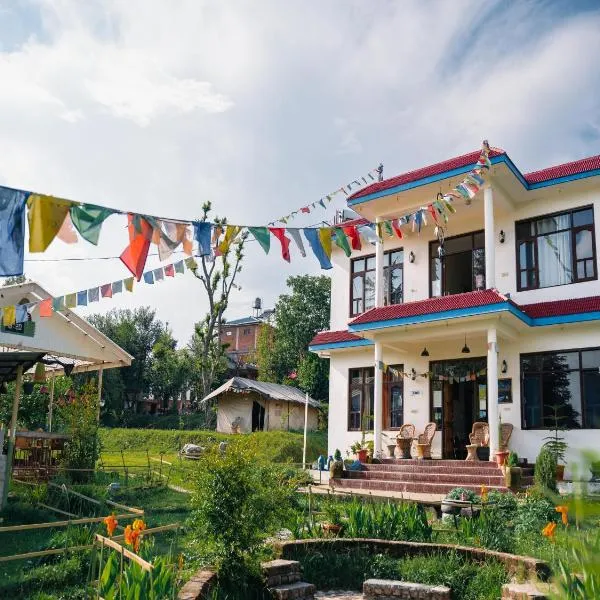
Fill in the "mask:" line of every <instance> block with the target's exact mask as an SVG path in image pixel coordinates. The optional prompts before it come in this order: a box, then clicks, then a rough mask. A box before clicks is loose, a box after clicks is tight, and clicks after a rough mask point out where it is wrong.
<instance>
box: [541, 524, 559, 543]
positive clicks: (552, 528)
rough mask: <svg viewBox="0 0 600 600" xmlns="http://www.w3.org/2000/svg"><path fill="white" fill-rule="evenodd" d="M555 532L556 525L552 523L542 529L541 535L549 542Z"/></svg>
mask: <svg viewBox="0 0 600 600" xmlns="http://www.w3.org/2000/svg"><path fill="white" fill-rule="evenodd" d="M555 531H556V523H554V522H553V521H552V522H550V523H548V525H546V527H544V529H542V535H543V536H545V537H547V538H548V539H549V540H552V539H554V532H555Z"/></svg>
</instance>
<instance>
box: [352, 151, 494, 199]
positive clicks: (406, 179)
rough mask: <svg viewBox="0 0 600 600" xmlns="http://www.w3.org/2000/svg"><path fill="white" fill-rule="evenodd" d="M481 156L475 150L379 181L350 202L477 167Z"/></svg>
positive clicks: (353, 195)
mask: <svg viewBox="0 0 600 600" xmlns="http://www.w3.org/2000/svg"><path fill="white" fill-rule="evenodd" d="M501 154H506V152H505V151H504V150H501V149H500V148H492V149H491V151H490V158H492V157H494V156H500V155H501ZM480 155H481V150H475V151H474V152H469V153H468V154H463V155H462V156H456V157H455V158H450V159H449V160H445V161H443V162H440V163H436V164H435V165H429V166H428V167H421V168H420V169H416V170H415V171H409V172H408V173H404V174H403V175H398V176H396V177H392V178H390V179H386V180H384V181H377V182H376V183H372V184H371V185H368V186H367V187H365V188H363V189H362V190H359V191H358V192H356V193H355V194H352V196H350V198H349V200H354V199H356V198H362V197H363V196H368V195H370V194H374V193H376V192H380V191H383V190H387V189H390V188H393V187H396V186H398V185H402V184H405V183H411V182H413V181H419V179H425V177H432V176H433V175H439V174H441V173H446V172H447V171H452V170H453V169H460V168H461V167H467V166H469V165H473V166H475V163H476V162H477V160H478V159H479V156H480Z"/></svg>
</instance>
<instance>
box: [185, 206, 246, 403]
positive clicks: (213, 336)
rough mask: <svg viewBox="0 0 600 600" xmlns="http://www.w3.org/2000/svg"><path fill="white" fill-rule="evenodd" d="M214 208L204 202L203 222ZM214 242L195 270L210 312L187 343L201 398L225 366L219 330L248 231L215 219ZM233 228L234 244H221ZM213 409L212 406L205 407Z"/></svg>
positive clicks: (223, 220)
mask: <svg viewBox="0 0 600 600" xmlns="http://www.w3.org/2000/svg"><path fill="white" fill-rule="evenodd" d="M210 210H211V204H210V202H207V203H205V204H204V205H203V206H202V219H201V222H202V223H205V222H206V221H207V219H208V215H209V213H210ZM215 223H216V225H217V227H215V228H214V230H213V239H212V244H213V246H215V247H216V248H219V252H217V253H215V254H214V255H213V254H210V255H204V256H200V257H199V264H197V266H196V268H194V269H192V272H193V273H194V275H195V276H196V278H197V279H198V280H199V281H200V282H201V283H202V286H203V288H204V291H205V293H206V297H207V299H208V312H207V313H206V316H205V317H204V319H202V321H200V322H198V323H196V325H195V331H194V335H193V336H192V339H191V340H190V343H189V344H188V349H189V350H190V352H191V354H192V357H193V361H194V366H195V387H196V392H197V395H198V396H199V397H200V398H204V397H205V396H207V395H208V394H209V393H210V392H211V391H212V389H213V386H214V384H215V382H216V381H218V379H219V377H220V376H221V375H222V373H223V372H224V369H226V363H225V346H224V345H223V344H221V340H220V332H221V324H222V323H223V314H224V313H225V310H226V309H227V306H228V304H229V295H230V294H231V291H232V289H233V288H234V287H236V288H237V286H236V285H235V279H236V277H237V275H238V274H239V273H240V271H241V270H242V264H241V263H242V259H243V257H244V254H243V250H244V242H245V240H246V233H243V234H242V235H241V236H239V237H238V234H239V231H236V229H228V226H227V220H226V219H218V218H216V219H215ZM228 232H229V233H230V234H231V232H233V235H232V238H233V239H231V240H230V241H231V244H229V245H227V247H225V246H224V245H221V244H222V242H224V241H225V240H226V239H227V234H228ZM206 410H207V411H208V410H210V407H206Z"/></svg>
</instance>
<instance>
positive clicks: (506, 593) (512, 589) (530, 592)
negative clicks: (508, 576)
mask: <svg viewBox="0 0 600 600" xmlns="http://www.w3.org/2000/svg"><path fill="white" fill-rule="evenodd" d="M551 593H552V586H551V585H549V584H547V583H537V582H536V583H533V582H529V583H507V584H505V585H503V586H502V600H545V599H546V598H550V597H551Z"/></svg>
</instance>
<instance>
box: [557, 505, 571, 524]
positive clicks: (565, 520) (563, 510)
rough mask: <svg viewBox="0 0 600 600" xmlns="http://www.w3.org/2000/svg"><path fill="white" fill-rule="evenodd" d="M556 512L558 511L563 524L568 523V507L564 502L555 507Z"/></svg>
mask: <svg viewBox="0 0 600 600" xmlns="http://www.w3.org/2000/svg"><path fill="white" fill-rule="evenodd" d="M556 512H557V513H560V516H561V519H562V522H563V525H568V524H569V507H568V506H565V505H564V504H563V505H561V506H557V507H556Z"/></svg>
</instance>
